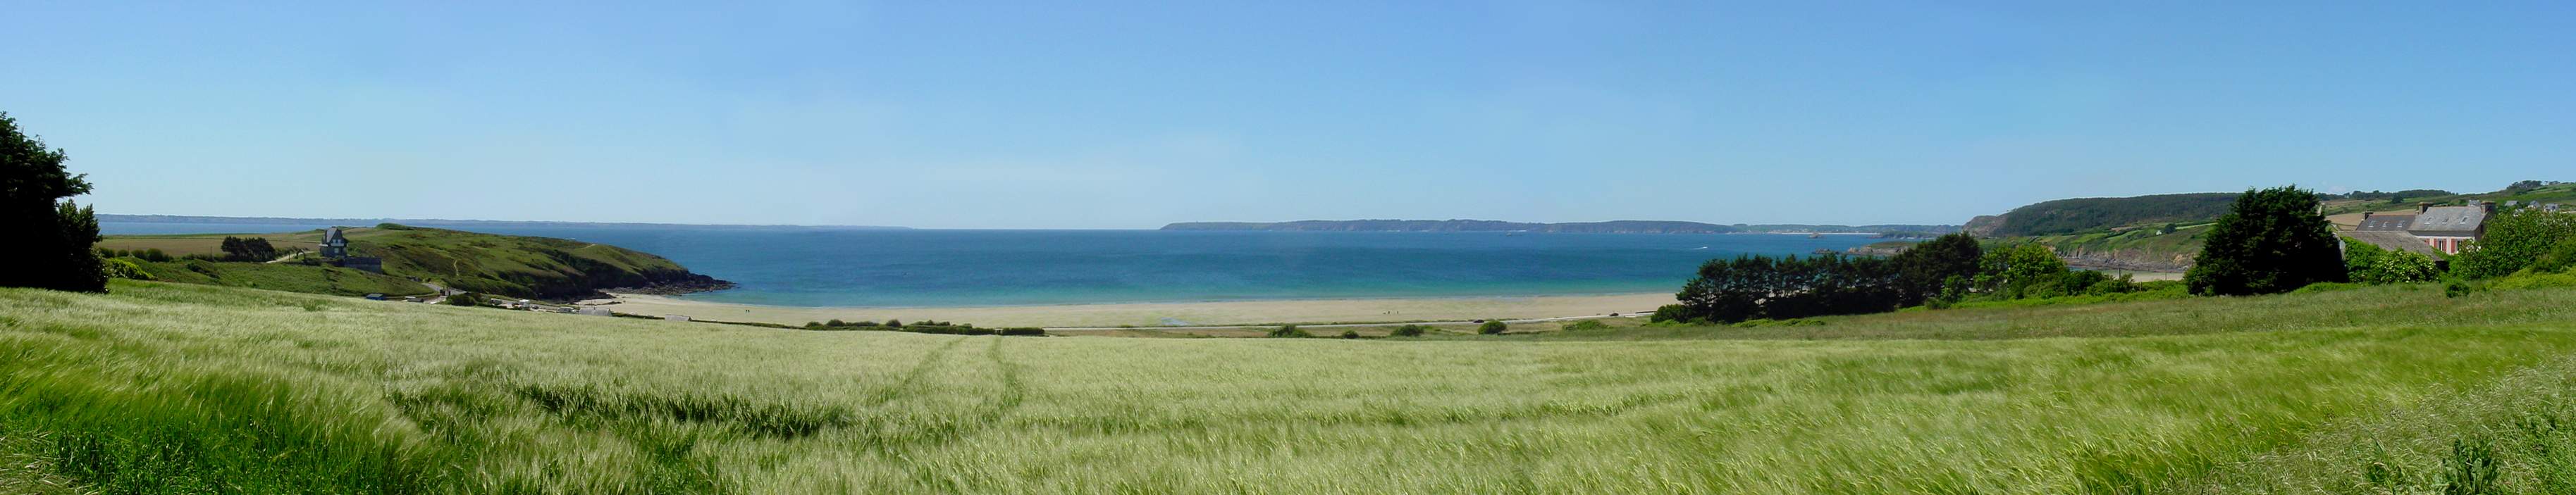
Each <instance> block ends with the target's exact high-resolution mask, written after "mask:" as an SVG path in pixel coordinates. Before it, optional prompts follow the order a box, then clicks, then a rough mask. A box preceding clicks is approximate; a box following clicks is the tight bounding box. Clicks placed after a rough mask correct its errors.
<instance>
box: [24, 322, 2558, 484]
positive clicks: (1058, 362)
mask: <svg viewBox="0 0 2576 495" xmlns="http://www.w3.org/2000/svg"><path fill="white" fill-rule="evenodd" d="M2441 292H2442V291H2441V290H2439V289H2438V288H2432V289H2427V288H2421V287H2381V288H2371V289H2362V290H2351V291H2340V292H2327V293H2318V294H2303V295H2291V296H2271V297H2256V298H2229V299H2189V300H2164V301H2147V302H2135V303H2116V304H2096V305H2082V306H2063V307H2036V308H1994V309H1963V310H1948V311H1928V312H1907V313H1897V314H1887V315H1874V316H1863V317H1850V318H1834V319H1826V320H1823V321H1824V322H1825V324H1824V325H1816V326H1780V327H1761V328H1731V327H1730V328H1661V327H1656V328H1618V329H1609V330H1590V331H1580V332H1563V333H1540V334H1530V335H1505V336H1500V337H1463V336H1448V337H1440V338H1433V339H1423V340H1405V339H1396V340H1385V339H1366V340H1341V339H1130V338H1108V337H1058V338H1035V337H957V336H938V335H919V334H904V333H886V332H812V331H798V330H771V329H760V328H752V327H742V326H730V325H717V324H704V323H694V324H693V323H678V322H660V321H636V320H626V319H611V318H596V317H580V316H571V315H552V314H535V313H524V312H506V311H500V310H493V309H481V308H452V307H434V306H428V305H417V304H401V303H384V302H368V301H357V300H351V299H347V298H333V297H324V296H313V295H302V294H288V293H279V292H267V291H256V290H246V289H237V288H224V287H207V286H190V285H174V284H159V283H130V282H119V283H118V284H117V285H115V286H114V287H113V288H112V294H111V295H104V296H99V295H77V294H63V293H53V292H44V291H32V290H16V289H5V290H0V374H5V375H6V376H7V377H8V378H9V379H8V380H6V381H5V382H0V461H7V462H0V465H5V466H7V467H0V491H8V492H41V491H45V490H53V489H55V488H51V487H57V486H64V485H75V486H76V487H77V489H95V490H103V491H111V492H114V491H143V492H152V491H160V492H180V493H193V492H222V491H242V492H251V493H273V492H394V493H549V492H552V493H681V492H691V493H694V492H740V493H807V492H978V493H1028V492H1122V493H1137V492H1144V493H1164V492H1187V493H1200V492H1247V493H1250V492H1261V493H1279V492H1292V493H1313V492H1326V493H1498V492H1618V493H1800V492H1818V493H1894V492H1914V493H1970V492H1975V493H2069V492H2093V493H2140V492H2147V493H2153V492H2184V493H2240V492H2251V491H2263V492H2290V493H2297V492H2330V493H2331V492H2349V491H2376V490H2363V488H2366V487H2372V486H2380V487H2387V489H2388V490H2389V491H2397V492H2406V491H2440V490H2441V489H2442V488H2443V487H2445V486H2454V485H2458V486H2466V485H2462V484H2463V483H2483V484H2482V485H2479V486H2485V487H2490V488H2494V489H2496V490H2499V491H2498V492H2497V493H2547V492H2550V489H2551V488H2553V487H2564V486H2569V485H2559V484H2552V483H2557V482H2558V481H2555V480H2559V479H2561V478H2565V477H2567V476H2570V475H2571V474H2576V471H2569V470H2566V469H2562V468H2560V467H2558V466H2569V465H2576V462H2570V461H2569V460H2568V459H2567V456H2568V454H2566V453H2564V452H2571V451H2568V450H2551V449H2552V448H2553V447H2554V446H2560V445H2569V444H2570V443H2571V442H2569V440H2568V438H2569V437H2570V434H2568V433H2562V430H2555V429H2546V428H2540V427H2530V428H2524V427H2517V426H2513V425H2519V424H2536V423H2533V422H2535V421H2542V419H2546V422H2547V424H2549V425H2556V424H2558V423H2557V421H2559V420H2561V419H2562V418H2564V419H2570V420H2576V416H2564V414H2567V413H2570V412H2576V400H2567V399H2562V398H2558V395H2565V393H2564V392H2554V393H2556V394H2558V395H2550V394H2549V393H2536V392H2533V391H2540V392H2553V391H2563V390H2565V387H2563V386H2562V385H2564V384H2567V383H2576V365H2571V364H2570V363H2569V360H2568V359H2569V356H2571V351H2576V327H2571V323H2570V322H2571V321H2576V290H2565V289H2547V290H2526V291H2497V292H2483V293H2479V294H2476V295H2474V296H2473V297H2469V298H2462V299H2449V298H2445V297H2444V296H2443V294H2442V293H2441ZM2464 442H2465V443H2464ZM2461 445H2483V446H2485V447H2476V448H2465V450H2463V449H2464V448H2463V447H2460V446H2461ZM2480 449H2484V450H2480ZM2552 452H2558V453H2555V454H2553V453H2552ZM2464 453H2465V454H2464ZM2469 454H2475V455H2476V457H2477V458H2478V459H2486V460H2487V461H2478V462H2488V463H2489V464H2487V465H2489V466H2490V468H2488V469H2487V470H2486V471H2480V470H2479V468H2478V467H2477V466H2478V465H2479V464H2477V462H2471V461H2463V460H2462V459H2463V458H2464V456H2467V455H2469ZM2463 462H2467V464H2465V465H2466V466H2467V467H2466V468H2459V469H2455V466H2457V465H2463V464H2462V463H2463ZM2553 463H2555V464H2553ZM2373 465H2378V466H2379V467H2377V468H2373V467H2370V466H2373ZM2462 469H2465V471H2463V470H2462ZM2455 472H2459V473H2468V474H2455ZM2373 473H2377V474H2373ZM2480 473H2486V474H2480ZM2481 476H2483V477H2481ZM63 490H65V491H64V492H65V493H73V492H74V491H71V490H73V489H63Z"/></svg>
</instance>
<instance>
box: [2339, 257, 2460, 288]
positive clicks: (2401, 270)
mask: <svg viewBox="0 0 2576 495" xmlns="http://www.w3.org/2000/svg"><path fill="white" fill-rule="evenodd" d="M2441 277H2442V268H2441V265H2440V264H2439V263H2438V262H2435V261H2433V258H2432V257H2430V256H2425V255H2422V254H2416V253H2414V252H2409V251H2391V252H2386V253H2380V254H2379V256H2375V257H2372V259H2371V260H2370V267H2369V269H2367V270H2363V271H2362V272H2361V273H2360V274H2357V275H2355V276H2354V277H2353V280H2352V281H2354V282H2361V283H2365V284H2403V283H2412V282H2431V281H2433V280H2434V279H2438V278H2441Z"/></svg>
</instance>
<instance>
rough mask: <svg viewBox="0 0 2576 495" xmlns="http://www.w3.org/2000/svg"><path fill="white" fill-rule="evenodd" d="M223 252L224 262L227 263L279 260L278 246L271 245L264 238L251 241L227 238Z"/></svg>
mask: <svg viewBox="0 0 2576 495" xmlns="http://www.w3.org/2000/svg"><path fill="white" fill-rule="evenodd" d="M223 251H224V260H226V261H268V260H273V259H277V246H272V245H269V244H268V239H267V238H263V237H253V238H249V239H243V238H239V237H225V238H224V243H223Z"/></svg>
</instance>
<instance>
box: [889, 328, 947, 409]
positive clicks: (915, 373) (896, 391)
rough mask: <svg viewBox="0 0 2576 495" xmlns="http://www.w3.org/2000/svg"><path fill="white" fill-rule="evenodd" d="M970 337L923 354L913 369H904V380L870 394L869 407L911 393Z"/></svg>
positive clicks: (892, 400) (942, 345)
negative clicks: (922, 378)
mask: <svg viewBox="0 0 2576 495" xmlns="http://www.w3.org/2000/svg"><path fill="white" fill-rule="evenodd" d="M968 338H971V337H958V338H956V339H952V340H949V341H948V343H947V344H941V345H940V346H939V348H938V349H931V350H930V353H929V354H924V355H922V356H921V362H918V363H913V365H912V369H909V370H904V372H903V379H902V380H897V381H895V384H894V386H891V387H886V388H885V389H882V390H878V391H877V393H876V394H875V395H872V396H869V397H868V401H867V405H868V407H872V408H873V407H878V406H883V405H886V403H889V402H894V401H895V399H901V398H903V396H904V394H907V393H911V391H912V389H913V387H914V386H916V385H919V384H920V383H921V377H923V376H927V375H929V374H930V370H933V369H938V368H939V364H940V363H941V362H943V361H946V360H947V359H948V353H949V352H950V351H953V350H956V349H957V345H958V344H964V343H966V339H968Z"/></svg>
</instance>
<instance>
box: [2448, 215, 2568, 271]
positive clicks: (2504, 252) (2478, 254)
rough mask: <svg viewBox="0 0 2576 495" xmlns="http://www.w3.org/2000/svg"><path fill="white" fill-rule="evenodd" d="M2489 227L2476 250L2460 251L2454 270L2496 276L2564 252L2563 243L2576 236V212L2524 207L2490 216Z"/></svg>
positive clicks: (2520, 269) (2454, 263) (2488, 219)
mask: <svg viewBox="0 0 2576 495" xmlns="http://www.w3.org/2000/svg"><path fill="white" fill-rule="evenodd" d="M2486 228H2487V231H2486V236H2484V237H2480V238H2478V241H2477V243H2476V244H2475V245H2474V247H2475V248H2476V249H2474V250H2471V251H2468V252H2465V253H2461V254H2460V257H2459V258H2458V259H2457V260H2455V261H2453V262H2452V263H2451V266H2452V271H2453V272H2457V273H2458V274H2459V275H2460V276H2463V277H2468V278H2472V279H2481V278H2494V277H2502V276H2505V275H2512V274H2513V272H2518V271H2522V269H2524V268H2529V267H2531V266H2533V265H2535V264H2538V263H2540V262H2542V261H2543V258H2547V257H2551V256H2554V255H2556V254H2557V253H2558V252H2559V251H2561V249H2560V248H2561V247H2562V246H2561V244H2565V243H2567V242H2569V241H2568V240H2569V239H2576V215H2568V214H2563V213H2552V212H2546V211H2540V210H2535V209H2530V208H2524V209H2520V210H2514V211H2513V212H2511V213H2503V214H2498V215H2494V216H2490V217H2488V218H2487V220H2486ZM2552 261H2554V260H2552Z"/></svg>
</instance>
